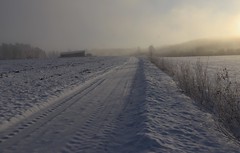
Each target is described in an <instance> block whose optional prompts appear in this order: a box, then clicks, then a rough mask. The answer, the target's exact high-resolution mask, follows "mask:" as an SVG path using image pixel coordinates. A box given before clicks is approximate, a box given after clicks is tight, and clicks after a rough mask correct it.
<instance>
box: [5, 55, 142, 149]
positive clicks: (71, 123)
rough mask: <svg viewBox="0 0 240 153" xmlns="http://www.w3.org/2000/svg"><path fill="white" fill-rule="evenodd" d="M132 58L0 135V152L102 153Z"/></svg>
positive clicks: (133, 63) (127, 85)
mask: <svg viewBox="0 0 240 153" xmlns="http://www.w3.org/2000/svg"><path fill="white" fill-rule="evenodd" d="M137 66H138V61H137V59H136V58H132V59H130V60H129V62H128V63H127V64H125V65H123V66H122V67H119V68H118V69H116V70H114V71H112V72H111V73H109V74H106V75H104V76H102V77H99V78H98V79H95V80H93V81H92V82H90V83H88V84H87V85H85V86H83V87H82V88H81V89H80V90H78V92H76V93H74V94H73V95H71V96H68V97H66V98H64V99H62V100H61V101H59V102H57V103H55V104H53V105H51V106H49V107H48V108H46V109H44V110H42V111H40V112H38V113H36V114H34V115H32V116H31V117H29V118H28V119H26V120H24V121H22V122H21V123H19V124H17V125H16V126H15V127H11V128H9V129H7V130H6V131H4V132H2V133H0V152H16V151H17V152H19V153H22V152H95V151H96V150H105V149H106V148H104V147H105V143H106V141H107V140H106V139H107V138H108V137H109V134H110V133H111V132H112V130H113V129H114V123H115V122H116V120H117V118H118V116H119V114H120V113H121V111H122V109H123V108H124V105H125V104H126V103H127V96H128V94H129V91H130V89H131V85H132V82H133V79H134V76H135V73H136V69H137Z"/></svg>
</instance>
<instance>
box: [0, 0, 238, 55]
mask: <svg viewBox="0 0 240 153" xmlns="http://www.w3.org/2000/svg"><path fill="white" fill-rule="evenodd" d="M239 8H240V0H0V43H2V42H7V43H10V42H11V43H15V42H20V43H29V44H32V45H34V46H38V47H41V48H44V49H47V50H54V49H59V50H67V49H84V48H88V49H91V48H132V47H137V46H139V47H147V46H149V45H151V44H152V45H154V46H161V45H165V44H173V43H179V42H184V41H187V40H191V39H197V38H210V37H232V36H235V37H236V36H239V35H240V9H239Z"/></svg>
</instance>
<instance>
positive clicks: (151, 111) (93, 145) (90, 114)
mask: <svg viewBox="0 0 240 153" xmlns="http://www.w3.org/2000/svg"><path fill="white" fill-rule="evenodd" d="M96 60H97V59H96ZM115 60H117V61H118V60H119V59H115ZM113 61H114V60H113ZM113 61H112V62H113ZM120 61H122V60H120ZM117 63H118V62H117ZM219 130H220V129H219V126H218V123H216V122H215V121H214V119H213V117H212V116H211V115H210V114H209V113H207V112H204V111H202V110H200V109H199V108H198V107H197V106H196V105H195V104H194V102H193V101H192V100H191V99H190V98H188V97H187V96H185V95H184V94H182V93H181V91H180V90H179V89H178V88H177V86H176V84H175V82H174V81H173V80H172V79H171V78H170V77H169V76H167V75H166V74H165V73H163V72H162V71H160V70H159V69H158V68H156V67H155V66H154V65H153V64H151V63H150V62H149V61H148V60H147V59H144V58H139V59H138V58H130V59H129V60H128V61H127V62H126V63H125V64H123V65H122V66H118V67H115V68H113V69H112V70H111V71H108V72H107V73H104V74H102V75H98V76H95V77H93V78H92V79H90V80H89V81H87V82H85V83H84V84H83V85H81V86H80V87H79V88H78V89H77V90H76V91H75V92H74V93H71V94H69V95H66V96H64V97H63V98H62V99H59V100H58V101H56V102H54V103H53V104H52V105H49V106H47V107H46V108H44V109H43V110H42V111H39V112H37V113H35V114H34V115H32V116H30V117H28V118H26V119H25V120H23V121H22V122H20V123H18V124H16V125H15V126H14V127H9V128H8V129H7V130H5V131H2V132H0V152H4V153H5V152H6V153H8V152H18V153H25V152H35V153H41V152H46V153H48V152H49V153H51V152H56V153H57V152H61V153H78V152H79V153H81V152H93V153H96V152H107V153H113V152H114V153H115V152H119V153H122V152H130V153H141V152H142V153H145V152H159V153H161V152H164V153H165V152H173V153H175V152H216V153H225V152H240V146H239V144H238V143H237V141H235V140H234V139H231V138H228V137H227V136H225V135H224V134H223V133H222V132H221V131H219ZM221 130H222V129H221Z"/></svg>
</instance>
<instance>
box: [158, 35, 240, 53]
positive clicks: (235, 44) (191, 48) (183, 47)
mask: <svg viewBox="0 0 240 153" xmlns="http://www.w3.org/2000/svg"><path fill="white" fill-rule="evenodd" d="M156 54H157V55H161V56H215V55H239V54H240V38H235V39H198V40H193V41H189V42H185V43H181V44H176V45H169V46H165V47H161V48H158V49H156Z"/></svg>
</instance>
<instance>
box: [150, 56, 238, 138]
mask: <svg viewBox="0 0 240 153" xmlns="http://www.w3.org/2000/svg"><path fill="white" fill-rule="evenodd" d="M150 60H151V62H152V63H154V64H155V65H156V66H157V67H159V68H160V69H161V70H163V71H164V72H166V73H167V74H168V75H170V76H172V77H173V79H174V80H175V81H176V83H177V85H178V86H179V88H181V89H182V90H183V92H184V93H185V94H186V95H188V96H190V97H191V98H193V99H194V100H195V101H196V102H198V103H199V104H200V105H201V106H203V107H204V108H205V109H207V110H208V111H210V112H212V113H213V114H215V115H216V116H217V118H218V119H219V121H220V122H221V123H222V124H223V125H224V126H225V127H226V128H227V129H229V131H230V132H232V133H233V135H234V136H235V137H236V138H237V139H238V140H240V83H239V82H237V81H232V78H230V77H229V71H228V70H227V69H226V68H224V69H222V70H219V71H217V72H215V74H213V75H210V74H209V73H208V64H206V63H202V62H201V61H200V60H198V61H197V62H196V63H194V64H191V63H190V62H182V63H175V64H174V62H172V61H171V60H170V59H166V58H164V57H160V58H159V57H158V58H151V59H150Z"/></svg>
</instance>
